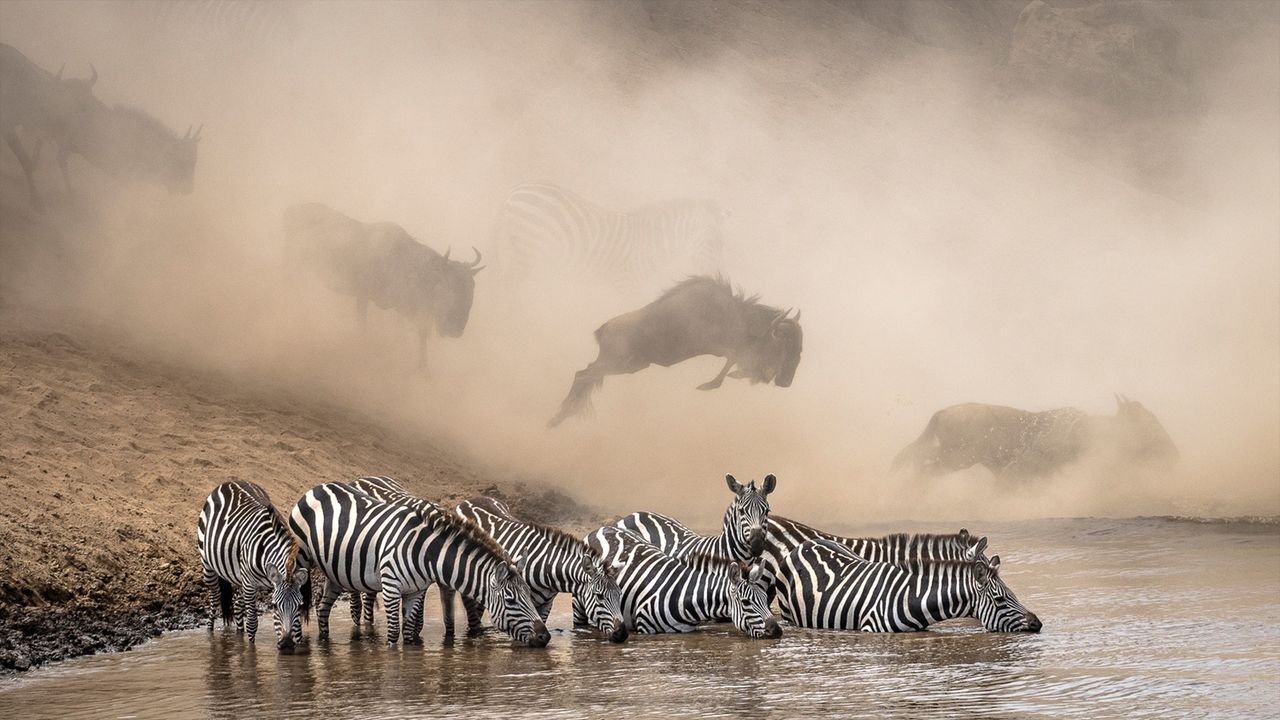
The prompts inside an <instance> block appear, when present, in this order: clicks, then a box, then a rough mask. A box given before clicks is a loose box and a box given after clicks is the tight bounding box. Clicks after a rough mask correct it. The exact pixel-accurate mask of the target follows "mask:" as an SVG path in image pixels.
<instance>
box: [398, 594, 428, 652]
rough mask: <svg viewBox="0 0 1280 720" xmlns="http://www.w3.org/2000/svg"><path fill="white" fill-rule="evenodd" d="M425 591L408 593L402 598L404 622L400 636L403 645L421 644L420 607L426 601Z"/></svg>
mask: <svg viewBox="0 0 1280 720" xmlns="http://www.w3.org/2000/svg"><path fill="white" fill-rule="evenodd" d="M426 597H427V593H426V591H421V592H416V593H409V594H408V595H405V596H404V608H405V615H406V617H405V622H404V630H403V631H402V633H401V634H402V635H403V636H404V644H405V645H421V644H422V606H423V603H424V601H425V600H426Z"/></svg>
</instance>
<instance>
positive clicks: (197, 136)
mask: <svg viewBox="0 0 1280 720" xmlns="http://www.w3.org/2000/svg"><path fill="white" fill-rule="evenodd" d="M201 130H204V123H200V127H198V128H196V134H195V135H192V136H191V142H195V141H196V140H199V139H200V131H201Z"/></svg>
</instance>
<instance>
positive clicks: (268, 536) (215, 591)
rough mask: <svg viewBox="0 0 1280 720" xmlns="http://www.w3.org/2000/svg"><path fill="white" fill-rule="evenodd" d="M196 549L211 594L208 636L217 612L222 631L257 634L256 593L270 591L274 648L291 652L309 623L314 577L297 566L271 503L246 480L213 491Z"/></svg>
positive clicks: (289, 539) (290, 542)
mask: <svg viewBox="0 0 1280 720" xmlns="http://www.w3.org/2000/svg"><path fill="white" fill-rule="evenodd" d="M196 543H197V545H198V546H199V548H200V564H201V565H202V566H203V567H204V584H205V587H206V588H208V591H209V632H213V625H214V621H215V620H216V619H217V616H218V615H219V612H221V615H222V624H223V627H227V626H229V624H230V622H231V620H232V618H233V617H234V618H235V624H236V631H237V632H245V631H247V632H248V634H249V642H253V641H254V637H255V636H256V635H257V632H258V591H259V590H270V591H271V604H272V606H273V607H274V608H275V613H274V615H273V620H272V624H273V626H274V627H275V632H276V647H277V648H278V649H279V650H280V651H281V652H292V651H293V649H294V646H296V645H299V644H301V643H302V623H303V622H304V621H307V620H309V613H310V607H311V572H310V570H308V569H307V568H306V567H305V565H304V563H299V562H298V550H299V546H298V543H297V541H296V540H294V538H293V536H292V535H291V534H290V533H289V528H288V526H287V525H286V524H285V520H284V518H283V517H281V516H280V513H279V511H277V510H276V508H275V506H274V505H272V504H271V498H270V497H268V496H267V492H266V491H265V490H263V489H262V488H261V487H259V486H257V485H255V484H253V483H251V482H245V481H243V480H237V481H233V482H225V483H222V484H221V485H219V486H218V487H216V488H214V489H213V492H211V493H209V497H208V498H207V499H206V500H205V501H204V507H203V508H202V509H201V510H200V519H199V521H198V522H197V524H196Z"/></svg>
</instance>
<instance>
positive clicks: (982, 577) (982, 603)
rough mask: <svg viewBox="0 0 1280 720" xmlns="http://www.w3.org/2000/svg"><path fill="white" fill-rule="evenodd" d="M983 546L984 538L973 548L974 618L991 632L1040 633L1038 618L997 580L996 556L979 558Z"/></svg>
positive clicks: (998, 574) (997, 562)
mask: <svg viewBox="0 0 1280 720" xmlns="http://www.w3.org/2000/svg"><path fill="white" fill-rule="evenodd" d="M986 547H987V539H986V538H982V539H981V540H979V541H978V544H977V545H975V546H974V548H973V550H974V554H975V555H976V556H977V557H978V558H979V559H977V560H974V561H973V582H974V586H975V587H974V589H975V591H976V592H975V598H974V616H975V617H977V618H978V620H979V621H980V622H981V623H982V625H983V627H985V628H986V629H988V630H990V631H992V632H1040V627H1041V625H1040V618H1038V617H1036V614H1035V613H1033V612H1031V611H1030V610H1028V609H1026V608H1025V607H1023V606H1022V603H1020V602H1018V596H1017V595H1014V594H1013V591H1012V590H1010V589H1009V586H1008V585H1005V584H1004V581H1003V580H1001V579H1000V556H999V555H994V556H992V558H991V559H990V560H986V559H984V558H982V551H983V550H985V549H986Z"/></svg>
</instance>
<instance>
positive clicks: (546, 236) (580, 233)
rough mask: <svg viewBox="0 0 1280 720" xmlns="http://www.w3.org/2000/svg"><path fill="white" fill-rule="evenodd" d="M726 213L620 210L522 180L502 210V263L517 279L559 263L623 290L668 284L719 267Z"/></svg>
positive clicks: (701, 206)
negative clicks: (675, 277)
mask: <svg viewBox="0 0 1280 720" xmlns="http://www.w3.org/2000/svg"><path fill="white" fill-rule="evenodd" d="M723 217H724V214H723V213H722V212H721V210H720V208H719V206H718V205H716V203H714V202H712V201H708V200H675V201H670V202H665V203H660V204H657V205H652V206H649V207H645V208H640V209H638V210H635V211H633V212H616V211H612V210H605V209H603V208H601V207H599V206H597V205H595V204H593V203H591V202H589V201H588V200H586V199H584V198H582V197H580V196H579V195H576V194H574V193H572V192H569V191H568V190H565V189H564V188H561V187H557V186H555V185H547V184H529V185H521V186H519V187H517V188H515V189H514V190H512V191H511V194H510V195H509V196H508V197H507V199H506V201H505V202H504V203H503V205H502V208H501V210H500V212H499V218H498V230H497V237H496V242H497V247H498V253H499V264H500V266H501V269H502V272H503V275H504V276H505V277H507V278H508V279H510V280H514V281H520V280H523V279H525V278H527V277H529V276H530V275H533V274H535V273H537V272H538V271H546V270H548V269H552V268H554V269H556V270H568V271H570V272H574V273H578V274H582V275H586V276H588V277H591V278H593V279H599V280H602V281H605V282H608V283H610V284H612V285H614V286H615V287H616V288H618V289H622V290H628V289H633V288H636V287H637V286H639V285H641V284H643V283H645V282H646V281H650V282H651V281H652V280H654V279H655V278H658V279H660V280H661V281H662V282H667V281H669V280H670V279H671V276H673V275H681V274H692V273H699V272H713V271H717V270H719V269H720V266H721V252H722V251H721V247H722V241H721V237H720V225H721V222H722V221H723Z"/></svg>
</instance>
